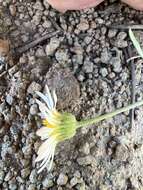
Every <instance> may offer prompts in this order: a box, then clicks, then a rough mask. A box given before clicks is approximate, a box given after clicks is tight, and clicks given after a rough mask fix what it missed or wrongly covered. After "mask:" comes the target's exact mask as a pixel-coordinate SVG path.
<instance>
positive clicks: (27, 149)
mask: <svg viewBox="0 0 143 190" xmlns="http://www.w3.org/2000/svg"><path fill="white" fill-rule="evenodd" d="M0 17H1V19H0V24H1V25H0V38H1V39H9V41H10V51H9V49H7V57H6V62H5V64H4V63H1V65H0V153H1V154H0V189H2V190H47V189H51V190H57V189H58V190H68V189H70V190H72V189H75V190H112V189H113V190H134V189H135V190H138V189H141V190H142V189H143V121H142V116H143V114H142V108H139V109H136V110H135V120H134V125H131V123H130V117H129V113H124V114H120V115H118V116H116V117H115V118H112V119H109V120H108V121H104V122H102V123H99V124H98V125H96V126H94V125H93V126H90V127H86V128H83V129H80V130H78V132H77V134H76V136H75V137H74V138H72V139H71V140H68V141H65V142H63V143H61V144H59V146H58V147H57V150H56V155H55V159H54V164H53V168H52V171H51V172H50V173H48V172H47V171H46V170H44V171H43V172H42V173H40V174H37V165H35V162H34V160H35V158H36V152H37V150H38V147H39V146H40V144H41V141H40V139H39V138H38V137H37V136H36V134H35V132H36V130H37V128H39V127H40V122H39V118H38V116H37V113H38V107H37V105H36V103H35V90H43V88H44V86H45V84H48V85H49V87H50V88H52V87H53V86H54V87H55V88H56V90H57V94H58V109H59V110H61V111H62V110H64V111H65V110H66V111H68V112H71V113H73V114H75V115H76V117H77V119H81V118H84V119H85V118H90V117H94V116H96V115H99V114H101V113H106V112H109V111H112V110H114V109H116V108H119V107H122V106H125V105H127V104H129V103H130V102H131V66H130V63H127V62H126V59H127V58H128V57H127V51H128V47H129V44H131V43H130V40H129V37H128V33H127V30H120V29H113V28H111V26H113V25H116V26H119V25H121V24H123V25H125V26H126V24H129V25H132V24H142V22H143V12H138V11H135V10H133V9H130V8H129V7H126V6H125V5H123V4H120V3H119V2H117V1H115V0H111V1H109V2H105V3H103V4H102V5H100V6H99V7H98V8H91V9H88V10H84V11H76V12H74V11H73V12H72V11H71V12H67V13H65V14H61V13H59V12H57V11H55V10H54V9H52V8H51V7H50V6H49V5H48V3H47V2H46V0H43V1H42V0H41V1H40V0H37V1H35V0H31V1H29V0H17V1H16V0H13V1H10V0H5V1H2V0H0ZM57 30H60V31H61V32H60V33H58V34H57V35H55V36H53V37H51V38H48V39H46V40H43V41H42V42H41V43H40V44H37V45H35V46H34V47H32V48H30V49H28V50H27V51H25V52H23V53H20V54H19V52H18V50H19V49H20V48H19V47H20V46H24V45H25V44H27V43H29V42H31V41H35V40H36V39H39V38H41V37H42V36H44V35H46V34H47V33H48V34H49V33H54V32H55V31H57ZM136 33H137V35H138V36H139V37H140V40H141V39H143V33H142V32H141V31H137V32H136ZM8 43H9V42H8ZM131 51H132V55H136V52H135V50H134V49H133V48H132V49H131ZM0 53H1V51H0ZM135 69H136V70H135V72H136V76H135V77H136V81H135V82H136V100H140V99H142V82H143V77H142V61H141V60H136V61H135ZM5 71H6V72H5Z"/></svg>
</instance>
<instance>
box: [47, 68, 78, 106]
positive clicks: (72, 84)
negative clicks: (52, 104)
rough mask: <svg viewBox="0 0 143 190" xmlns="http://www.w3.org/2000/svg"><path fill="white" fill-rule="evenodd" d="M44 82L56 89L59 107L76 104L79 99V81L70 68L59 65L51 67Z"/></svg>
mask: <svg viewBox="0 0 143 190" xmlns="http://www.w3.org/2000/svg"><path fill="white" fill-rule="evenodd" d="M44 83H45V84H47V85H48V86H49V87H51V89H56V94H57V97H58V105H57V106H58V108H59V109H64V108H68V107H69V106H71V105H75V103H76V102H77V100H78V99H79V96H80V88H79V83H78V82H77V80H76V78H75V77H74V75H73V74H72V73H71V72H70V71H69V69H62V68H60V67H59V66H55V67H53V68H51V69H50V70H49V71H48V73H47V74H46V76H45V81H44Z"/></svg>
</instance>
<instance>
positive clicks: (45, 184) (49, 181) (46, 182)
mask: <svg viewBox="0 0 143 190" xmlns="http://www.w3.org/2000/svg"><path fill="white" fill-rule="evenodd" d="M42 185H43V187H46V188H50V187H53V185H54V183H53V181H52V179H48V178H45V179H44V180H43V181H42Z"/></svg>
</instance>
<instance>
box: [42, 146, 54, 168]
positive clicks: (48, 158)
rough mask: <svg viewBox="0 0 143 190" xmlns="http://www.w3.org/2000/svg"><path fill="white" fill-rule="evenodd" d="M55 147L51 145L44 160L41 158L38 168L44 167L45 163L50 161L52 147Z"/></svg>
mask: <svg viewBox="0 0 143 190" xmlns="http://www.w3.org/2000/svg"><path fill="white" fill-rule="evenodd" d="M55 146H56V143H53V144H52V145H51V146H50V147H49V152H48V153H47V154H46V156H45V158H43V161H42V162H41V164H40V167H42V166H43V165H45V163H46V162H47V161H48V160H49V161H50V159H51V156H52V152H53V149H54V147H55Z"/></svg>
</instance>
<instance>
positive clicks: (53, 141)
mask: <svg viewBox="0 0 143 190" xmlns="http://www.w3.org/2000/svg"><path fill="white" fill-rule="evenodd" d="M36 94H37V95H38V96H39V97H40V98H41V101H40V100H38V99H36V102H37V104H38V105H39V110H40V116H41V119H42V125H43V127H42V128H40V129H39V130H38V131H37V135H38V136H40V137H41V140H43V141H44V142H43V144H42V145H41V146H40V147H39V150H38V156H37V158H36V160H35V161H36V162H40V161H42V162H41V164H40V168H39V170H38V173H40V172H41V171H42V170H43V169H44V168H47V169H48V171H50V169H51V167H52V163H53V159H54V153H55V149H56V146H57V144H58V143H60V142H62V141H64V140H67V139H70V138H72V137H73V136H74V135H75V134H76V130H77V129H78V128H81V127H84V126H88V125H92V124H96V123H98V122H100V121H102V120H105V119H109V118H111V117H114V116H116V115H117V114H120V113H122V112H126V111H129V110H130V109H133V108H135V107H138V106H141V105H143V100H142V101H140V102H136V103H134V104H132V105H129V106H127V107H124V108H121V109H117V110H115V111H114V112H111V113H107V114H104V115H101V116H98V117H95V118H93V119H87V120H81V121H77V120H76V118H75V116H74V115H72V114H71V113H61V112H58V111H57V110H56V103H57V96H56V93H55V91H53V92H52V94H51V93H50V90H49V88H48V86H45V93H41V92H36Z"/></svg>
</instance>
